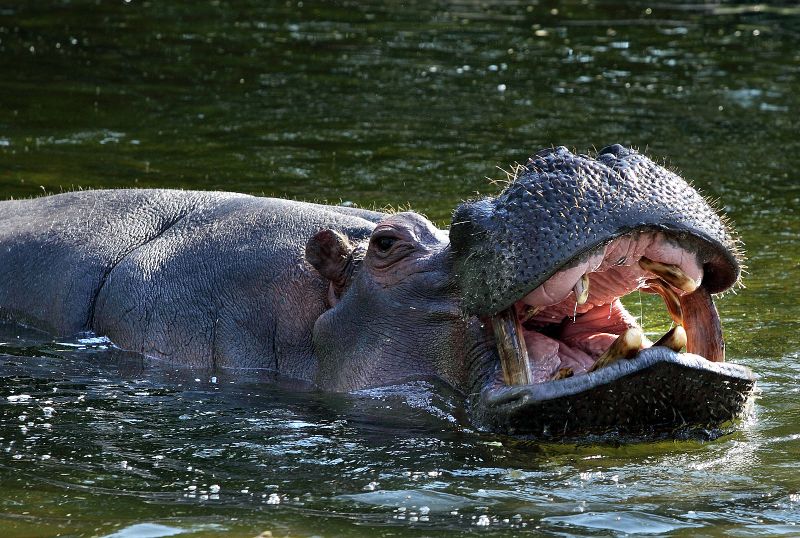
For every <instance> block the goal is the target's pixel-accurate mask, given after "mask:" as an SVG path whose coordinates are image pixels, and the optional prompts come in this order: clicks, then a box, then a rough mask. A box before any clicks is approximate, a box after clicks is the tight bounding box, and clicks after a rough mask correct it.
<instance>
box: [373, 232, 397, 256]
mask: <svg viewBox="0 0 800 538" xmlns="http://www.w3.org/2000/svg"><path fill="white" fill-rule="evenodd" d="M396 242H397V238H396V237H389V236H388V235H384V236H383V237H378V238H376V239H375V240H374V241H373V244H374V245H375V246H376V247H378V250H380V251H381V252H387V251H388V250H389V249H390V248H392V245H394V244H395V243H396Z"/></svg>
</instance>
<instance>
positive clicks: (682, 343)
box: [653, 325, 686, 353]
mask: <svg viewBox="0 0 800 538" xmlns="http://www.w3.org/2000/svg"><path fill="white" fill-rule="evenodd" d="M653 345H654V346H664V347H668V348H670V349H671V350H672V351H674V352H676V353H677V352H678V351H680V350H681V349H683V348H684V347H686V331H685V330H684V328H683V327H681V326H680V325H676V326H674V327H673V328H672V329H670V330H669V331H667V334H665V335H664V336H662V337H661V338H659V339H658V341H657V342H656V343H655V344H653Z"/></svg>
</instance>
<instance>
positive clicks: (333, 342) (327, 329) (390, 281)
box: [306, 212, 467, 391]
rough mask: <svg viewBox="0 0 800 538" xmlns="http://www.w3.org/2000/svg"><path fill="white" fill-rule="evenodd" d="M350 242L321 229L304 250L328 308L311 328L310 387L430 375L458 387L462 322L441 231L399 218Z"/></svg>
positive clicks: (408, 215) (418, 219) (413, 217)
mask: <svg viewBox="0 0 800 538" xmlns="http://www.w3.org/2000/svg"><path fill="white" fill-rule="evenodd" d="M351 239H352V238H348V237H345V236H344V235H342V234H340V233H339V232H336V231H334V230H330V229H326V230H322V231H320V232H319V233H317V234H316V235H315V236H314V237H312V238H311V240H310V241H309V242H308V244H307V245H306V259H307V260H308V261H309V262H310V263H311V265H313V266H314V267H315V268H316V269H317V271H318V272H319V273H320V274H321V275H322V276H323V277H325V278H326V279H327V280H328V281H329V282H330V285H329V288H328V299H327V301H328V305H329V306H330V308H329V309H328V310H326V311H325V312H324V313H323V314H322V315H321V316H320V317H319V318H318V319H317V320H316V322H315V324H314V330H313V342H314V351H315V355H316V357H317V361H318V363H319V366H318V372H317V375H316V384H317V385H319V386H321V387H325V388H326V389H328V390H339V391H346V390H353V389H359V388H364V387H374V386H382V385H390V384H393V383H398V382H402V381H405V380H408V379H414V378H432V377H436V378H439V379H442V380H444V381H445V382H447V383H448V384H450V385H451V386H453V387H461V386H463V383H464V380H465V379H466V375H465V374H466V371H465V369H464V368H463V364H462V361H463V357H464V354H465V353H464V349H465V346H466V341H467V338H466V335H465V326H466V322H465V319H464V316H463V313H462V311H461V309H460V298H459V295H458V293H457V288H456V283H455V282H454V281H453V279H452V260H451V257H450V241H449V238H448V234H447V232H446V231H443V230H439V229H437V228H436V227H435V226H434V225H433V224H432V223H431V222H430V221H428V220H427V219H426V218H424V217H422V216H420V215H419V214H417V213H413V212H404V213H396V214H391V215H387V216H386V217H385V218H383V219H382V220H380V221H379V222H378V223H377V224H376V226H375V228H374V229H373V230H372V233H371V234H370V235H369V237H367V238H364V239H362V240H360V241H356V242H351Z"/></svg>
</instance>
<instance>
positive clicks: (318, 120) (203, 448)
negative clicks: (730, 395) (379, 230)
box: [0, 0, 800, 537]
mask: <svg viewBox="0 0 800 538" xmlns="http://www.w3.org/2000/svg"><path fill="white" fill-rule="evenodd" d="M18 4H19V5H9V6H0V73H2V77H0V103H1V104H2V106H0V193H1V194H2V196H3V197H4V198H6V197H9V196H31V195H38V194H41V193H42V192H43V191H44V192H59V191H60V190H62V189H71V188H79V187H122V186H142V187H143V186H158V187H182V188H199V189H225V190H235V191H241V192H251V193H255V194H261V193H264V194H267V195H275V196H288V197H292V198H298V199H304V200H316V201H328V202H331V203H339V202H341V201H349V202H354V203H356V204H358V205H361V206H363V207H371V206H376V207H383V206H386V205H387V204H392V205H393V206H398V205H402V206H405V205H406V204H408V205H410V206H411V207H413V208H414V209H416V210H419V211H421V212H423V213H425V214H427V215H428V216H429V217H431V218H433V219H434V220H436V221H437V222H439V223H440V224H442V225H445V224H446V223H447V222H448V221H449V214H450V211H452V209H453V207H454V206H455V204H456V203H457V202H458V201H459V200H461V199H463V198H466V197H470V196H475V194H476V193H477V192H480V193H490V192H494V191H495V190H496V189H497V188H498V187H497V185H494V184H492V183H491V182H489V181H487V179H486V178H487V177H489V178H495V179H502V178H504V177H505V176H504V174H503V172H502V171H500V170H497V169H496V168H495V166H496V165H502V166H507V165H509V164H510V163H513V162H515V161H521V160H524V159H525V158H526V157H527V155H528V154H530V153H531V152H532V151H535V150H536V149H539V148H540V147H543V146H550V145H552V144H563V145H567V146H569V147H575V148H577V149H578V150H579V151H586V150H588V149H590V148H591V147H592V146H593V145H596V146H597V147H600V146H602V145H605V144H607V143H612V142H619V143H622V144H628V145H635V146H637V147H640V148H642V149H643V150H646V151H647V152H648V154H650V155H651V156H653V157H655V158H657V159H664V158H667V159H668V162H669V164H670V165H671V166H673V167H675V168H677V169H678V170H679V171H680V172H681V173H682V174H683V175H685V176H686V177H687V178H690V179H691V180H693V181H694V183H695V184H696V185H697V186H698V187H699V188H701V189H702V190H703V192H705V193H706V194H707V195H709V196H710V197H712V198H714V199H719V200H720V202H719V204H720V206H721V207H722V208H724V210H725V211H726V212H727V213H728V214H729V215H730V216H731V217H732V219H733V221H734V222H735V224H736V226H737V228H738V229H739V231H740V234H741V237H742V239H743V240H744V243H745V246H746V249H747V252H748V254H749V264H748V265H749V270H748V275H747V277H746V280H745V283H746V285H747V289H744V290H741V291H740V292H739V293H738V294H736V295H733V294H730V295H728V296H726V297H724V298H723V299H721V300H720V301H719V302H718V304H719V308H720V312H721V316H722V321H723V324H724V326H725V329H726V334H727V340H728V357H729V360H731V361H734V362H738V363H742V364H745V365H747V366H748V367H750V368H752V369H753V370H754V371H756V372H757V373H758V374H759V375H760V376H761V379H760V381H759V388H760V396H759V398H758V399H757V400H756V402H755V404H754V408H753V412H752V415H751V416H749V417H748V418H747V420H745V421H744V422H743V423H741V424H739V425H738V427H737V429H736V431H735V432H734V433H732V434H730V435H727V436H724V437H722V438H720V439H718V440H716V441H713V442H702V441H679V442H677V441H660V442H650V443H637V444H623V445H620V446H616V445H614V444H610V443H605V444H596V443H594V442H591V441H587V442H585V443H578V444H576V443H574V442H573V443H569V444H563V445H558V444H548V445H541V444H535V443H530V442H520V441H514V440H512V439H508V438H504V437H499V436H494V435H489V434H484V433H481V432H476V431H474V430H473V429H472V428H471V427H470V425H469V422H468V420H467V418H466V417H465V416H464V411H463V409H462V407H461V401H460V398H459V397H458V396H457V395H453V394H450V393H449V392H448V391H447V390H445V389H444V388H443V387H432V386H427V385H424V384H419V383H417V384H410V385H408V386H404V387H400V388H395V389H385V390H381V391H368V392H362V393H358V394H351V395H334V394H326V393H297V392H296V391H295V390H293V389H291V388H290V387H275V386H272V385H267V384H264V383H260V382H259V380H258V379H243V378H240V377H236V376H235V375H234V374H231V373H215V372H175V371H171V370H168V369H165V368H163V367H162V368H159V367H156V368H152V367H149V366H148V365H147V364H144V363H143V362H142V360H141V359H140V358H138V357H133V356H128V355H126V354H124V353H121V352H119V351H118V350H115V349H113V348H112V347H110V346H109V344H108V342H105V341H103V340H85V339H84V340H81V339H79V338H75V339H59V340H53V339H52V338H51V337H47V336H44V335H41V334H37V333H35V332H33V331H26V330H20V329H19V328H17V327H15V326H3V327H2V330H0V342H2V344H1V345H0V416H1V417H2V420H1V421H0V488H2V490H1V491H2V494H0V530H1V531H2V532H0V534H2V535H3V536H11V537H14V536H32V535H35V536H51V535H56V534H58V533H61V534H70V535H80V536H115V537H129V536H131V537H132V536H152V537H156V536H173V535H181V536H209V535H217V534H222V533H225V534H226V535H233V536H255V535H258V534H259V533H261V532H263V531H271V532H272V533H273V535H275V536H283V535H291V536H310V535H324V536H347V535H351V536H363V535H388V534H401V535H405V536H431V535H447V534H463V533H466V532H470V531H476V530H480V531H482V532H483V533H485V534H487V535H515V534H519V533H529V534H531V535H536V534H538V535H551V536H565V535H581V536H590V535H597V536H608V535H624V534H656V535H664V534H667V535H670V536H759V535H762V536H771V535H785V536H794V535H800V530H798V524H800V477H799V476H798V473H797V468H798V459H799V458H800V405H798V404H799V403H800V337H799V336H798V334H800V322H799V321H798V320H800V306H798V300H797V299H798V296H799V294H798V291H800V286H798V283H797V274H798V269H800V252H799V250H800V247H799V246H798V237H800V216H798V209H800V177H798V172H797V170H798V155H800V147H798V144H799V142H798V141H799V139H798V136H797V134H798V128H799V127H798V120H797V116H798V106H799V105H800V102H799V101H798V95H800V83H799V82H798V74H799V73H800V52H798V51H800V37H798V36H800V13H798V9H797V8H796V7H793V6H790V5H788V4H786V5H774V6H773V5H768V4H759V5H758V6H756V5H749V4H735V3H732V4H723V5H717V4H690V3H659V4H652V5H650V4H646V3H629V2H613V1H609V2H591V1H590V2H563V3H556V2H505V3H502V4H501V5H495V4H492V3H473V2H449V3H438V4H431V3H428V2H415V1H411V2H405V3H403V5H402V6H400V5H398V4H396V3H378V2H359V3H357V4H355V3H354V4H350V5H337V4H332V3H317V2H308V1H306V2H300V3H298V2H287V3H280V4H278V3H275V2H236V3H229V2H225V1H214V2H204V3H199V2H185V3H175V2H170V3H160V2H159V3H156V2H146V1H138V0H133V1H131V2H102V3H94V2H86V1H72V2H56V1H42V2H25V3H18ZM640 303H641V306H640ZM627 306H628V308H629V309H630V311H631V312H634V313H637V312H641V313H642V314H643V316H644V322H643V325H644V328H645V331H646V332H647V334H649V335H656V334H660V333H663V332H664V330H666V328H667V327H668V318H667V316H666V314H665V313H664V311H663V308H661V307H660V306H659V305H658V304H657V303H656V302H655V301H654V299H652V298H651V297H648V296H644V295H643V296H642V297H641V298H640V297H638V296H637V295H633V296H631V297H630V298H629V299H628V300H627ZM431 394H435V396H432V395H431Z"/></svg>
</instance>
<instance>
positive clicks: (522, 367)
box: [491, 230, 725, 386]
mask: <svg viewBox="0 0 800 538" xmlns="http://www.w3.org/2000/svg"><path fill="white" fill-rule="evenodd" d="M699 257H700V256H699V254H698V252H697V251H696V249H695V248H694V246H693V245H692V244H691V243H685V242H681V241H680V240H679V239H676V238H674V237H672V236H669V235H667V234H665V233H664V232H660V231H652V230H645V231H639V232H634V233H630V234H627V235H624V236H622V237H619V238H617V239H615V240H613V241H611V242H610V243H607V244H605V245H601V246H598V247H597V248H596V249H594V250H593V251H592V252H589V253H587V254H584V255H582V256H581V257H580V259H578V260H576V261H574V262H572V263H570V264H568V266H566V267H562V268H561V269H559V270H558V271H557V272H556V273H555V274H554V275H553V276H551V277H550V278H549V279H547V280H546V281H545V282H544V283H543V284H541V285H540V286H537V287H536V288H535V289H533V290H532V291H531V292H529V293H527V294H526V295H525V296H524V297H521V298H520V299H519V300H517V301H516V302H515V303H514V304H513V305H512V306H511V307H509V308H507V309H505V310H504V311H502V312H499V313H496V314H495V315H494V316H492V324H493V326H494V330H495V337H496V340H497V343H498V352H499V355H500V362H501V369H500V371H498V376H497V379H495V380H494V381H493V382H492V383H491V384H493V385H495V386H509V385H510V386H515V385H534V384H539V383H545V382H548V381H557V380H561V379H565V378H569V377H577V376H583V375H587V374H588V375H590V376H592V375H595V374H593V372H598V371H600V370H602V369H603V368H606V367H608V366H610V365H612V364H613V363H615V362H618V361H621V360H622V361H625V360H630V361H636V359H637V358H638V357H639V355H640V352H641V351H642V350H645V349H648V348H650V347H657V346H663V347H666V348H668V349H670V350H672V351H673V352H680V351H681V350H682V349H683V348H685V349H686V351H687V352H688V353H690V354H694V355H699V356H700V357H703V358H705V359H706V360H707V361H709V362H715V363H719V362H724V360H725V357H724V341H723V339H722V330H721V327H720V321H719V316H718V314H717V311H716V308H715V307H714V303H713V300H712V298H711V295H710V294H709V293H708V291H707V290H706V289H705V287H704V286H703V284H702V278H703V262H702V260H700V259H699ZM637 290H639V291H641V292H646V293H658V294H659V295H661V296H662V298H663V299H664V301H665V303H666V306H667V311H668V313H669V315H670V317H671V318H672V320H673V328H672V329H671V330H670V331H669V332H668V333H667V334H665V335H664V337H662V338H660V339H658V340H657V341H656V342H655V343H653V342H652V341H650V340H649V339H648V338H647V337H645V336H643V334H642V329H641V327H640V326H639V323H638V322H637V320H636V318H634V317H633V316H632V315H630V314H629V313H628V312H627V310H626V309H625V307H624V306H623V305H622V303H621V301H620V298H621V297H623V296H625V295H627V294H629V293H632V292H634V291H637Z"/></svg>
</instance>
